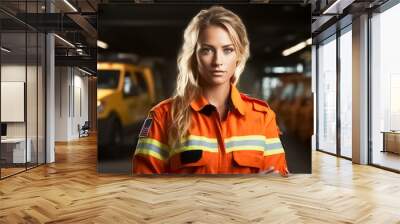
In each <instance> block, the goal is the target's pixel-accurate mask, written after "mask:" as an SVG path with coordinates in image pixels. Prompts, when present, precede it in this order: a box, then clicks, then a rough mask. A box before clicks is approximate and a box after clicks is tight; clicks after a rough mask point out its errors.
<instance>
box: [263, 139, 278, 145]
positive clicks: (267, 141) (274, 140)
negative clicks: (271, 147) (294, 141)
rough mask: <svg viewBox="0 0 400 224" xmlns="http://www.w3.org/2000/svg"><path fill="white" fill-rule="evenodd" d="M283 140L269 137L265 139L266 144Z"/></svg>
mask: <svg viewBox="0 0 400 224" xmlns="http://www.w3.org/2000/svg"><path fill="white" fill-rule="evenodd" d="M280 142H281V140H280V139H279V138H267V139H265V143H266V144H274V143H280Z"/></svg>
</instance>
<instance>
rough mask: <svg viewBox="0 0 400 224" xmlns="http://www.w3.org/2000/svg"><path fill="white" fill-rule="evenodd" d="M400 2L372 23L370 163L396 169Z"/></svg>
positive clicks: (399, 148) (399, 130) (399, 124)
mask: <svg viewBox="0 0 400 224" xmlns="http://www.w3.org/2000/svg"><path fill="white" fill-rule="evenodd" d="M399 21H400V4H398V5H396V6H394V7H392V8H390V9H389V10H387V11H384V12H383V13H381V14H376V15H374V16H373V17H372V19H371V26H372V38H371V40H372V49H371V50H372V55H371V57H372V63H371V64H372V77H371V79H372V80H371V88H372V91H371V92H372V97H371V98H372V99H371V104H372V107H371V108H372V111H371V116H372V125H371V129H372V130H371V132H372V163H374V164H378V165H381V166H385V167H389V168H392V169H396V170H400V155H399V154H400V108H399V107H400V105H399V99H398V96H399V95H400V66H399V60H398V58H399V57H398V53H399V52H400V43H399V41H398V40H399V39H400V30H399V29H397V28H396V27H398V22H399Z"/></svg>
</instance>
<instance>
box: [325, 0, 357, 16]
mask: <svg viewBox="0 0 400 224" xmlns="http://www.w3.org/2000/svg"><path fill="white" fill-rule="evenodd" d="M354 1H355V0H336V1H335V2H333V4H332V5H330V6H329V7H328V8H327V9H325V10H324V11H323V12H322V14H324V15H327V14H342V13H343V10H344V9H345V8H347V7H348V6H349V5H351V4H352V3H353V2H354Z"/></svg>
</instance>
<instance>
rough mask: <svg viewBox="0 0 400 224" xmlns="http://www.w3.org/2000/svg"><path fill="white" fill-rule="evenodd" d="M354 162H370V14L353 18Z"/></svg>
mask: <svg viewBox="0 0 400 224" xmlns="http://www.w3.org/2000/svg"><path fill="white" fill-rule="evenodd" d="M352 29H353V40H352V43H353V59H352V61H353V80H352V81H353V84H352V85H353V92H352V94H353V102H352V104H353V105H352V106H353V114H352V115H353V116H352V117H353V118H352V122H353V124H352V125H353V128H352V134H353V137H352V138H353V140H352V145H353V154H352V156H353V162H354V163H358V164H367V163H368V16H367V15H361V16H360V17H357V18H354V19H353V25H352Z"/></svg>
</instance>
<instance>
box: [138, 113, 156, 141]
mask: <svg viewBox="0 0 400 224" xmlns="http://www.w3.org/2000/svg"><path fill="white" fill-rule="evenodd" d="M152 123H153V118H151V117H147V118H146V120H145V121H144V122H143V125H142V129H141V130H140V134H139V138H145V137H147V136H148V135H149V132H150V127H151V124H152Z"/></svg>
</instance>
